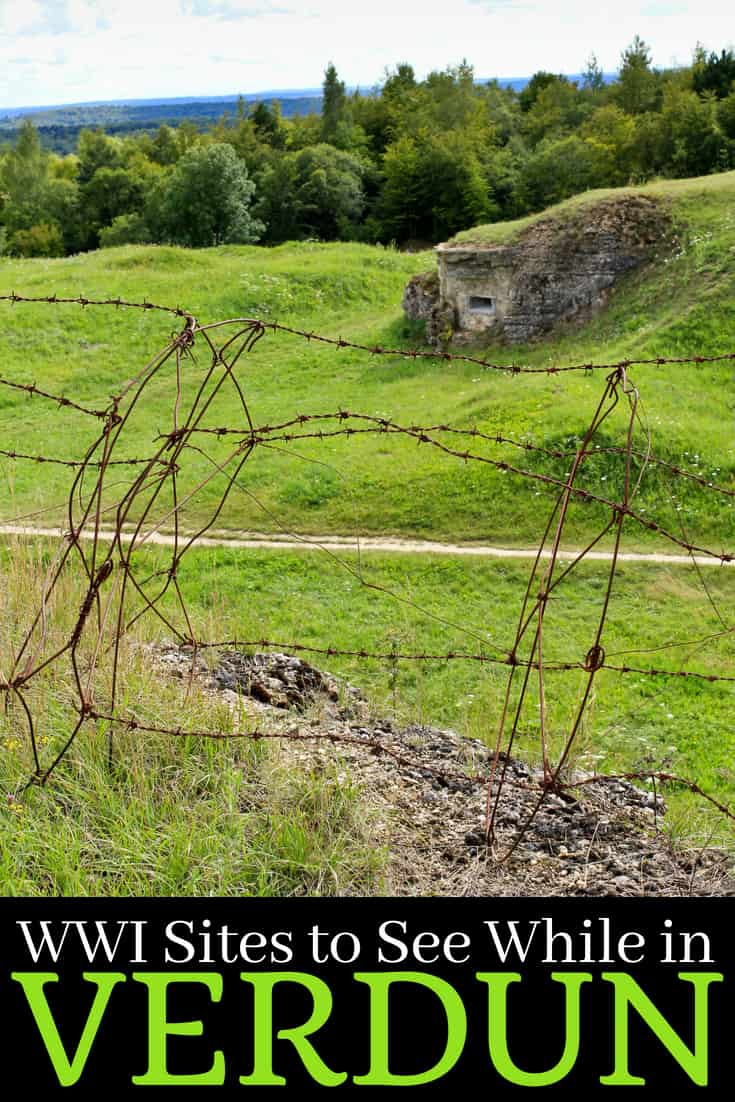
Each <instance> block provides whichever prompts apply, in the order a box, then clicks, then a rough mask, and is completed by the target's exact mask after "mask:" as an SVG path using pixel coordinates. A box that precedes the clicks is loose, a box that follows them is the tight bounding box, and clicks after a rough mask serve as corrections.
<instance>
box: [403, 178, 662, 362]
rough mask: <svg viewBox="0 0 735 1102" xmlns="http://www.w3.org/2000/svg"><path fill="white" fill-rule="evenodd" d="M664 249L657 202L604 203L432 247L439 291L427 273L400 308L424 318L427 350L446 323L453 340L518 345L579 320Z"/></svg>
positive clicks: (640, 198) (442, 339) (442, 337)
mask: <svg viewBox="0 0 735 1102" xmlns="http://www.w3.org/2000/svg"><path fill="white" fill-rule="evenodd" d="M464 236H465V235H463V237H464ZM673 243H674V233H673V227H672V223H671V219H670V215H669V213H668V209H667V207H666V206H665V205H664V204H663V203H662V202H660V201H658V200H656V199H654V198H652V197H650V196H646V195H637V194H623V195H620V196H617V197H611V198H605V199H602V200H599V201H597V202H593V203H588V204H585V205H582V206H579V207H572V208H571V209H567V210H566V211H564V210H563V211H562V212H560V213H556V214H554V215H553V216H549V217H546V218H542V219H541V220H540V221H537V222H535V223H533V224H532V225H531V226H530V227H529V228H528V229H526V230H525V231H524V232H522V233H521V234H520V235H519V236H518V237H517V238H516V239H515V240H514V241H512V242H511V243H510V244H505V245H488V244H472V243H471V242H469V241H467V240H462V241H461V242H452V241H449V242H447V243H446V244H443V245H439V246H438V247H437V250H436V252H437V260H438V277H439V290H438V293H437V292H436V291H435V290H433V289H432V285H431V284H430V283H429V284H427V277H426V276H423V277H417V278H418V279H419V280H423V282H419V283H417V284H416V286H415V288H414V289H413V290H411V292H410V293H409V288H411V284H409V287H408V288H407V289H406V294H405V295H404V309H406V312H407V313H408V314H409V316H410V317H416V318H418V317H421V318H426V321H427V338H428V340H429V341H430V342H431V343H433V344H445V343H446V340H447V328H448V326H447V322H449V328H450V329H451V330H453V339H454V340H455V341H462V340H471V339H476V338H477V337H478V336H480V335H482V334H488V335H489V334H491V333H492V334H493V335H494V336H497V337H502V338H504V339H505V340H507V341H509V342H511V343H518V342H524V341H528V340H530V339H532V338H535V337H539V336H541V335H542V334H543V333H545V332H548V331H549V330H551V329H553V328H554V327H555V326H557V325H559V324H560V323H562V322H568V321H571V320H575V321H577V322H581V321H584V320H586V319H588V318H589V317H591V316H592V315H593V314H594V313H595V312H597V311H598V310H600V309H601V308H602V306H604V304H605V303H606V302H607V299H608V297H609V295H610V292H611V290H612V288H613V286H614V284H615V283H616V281H617V280H618V279H620V277H621V276H623V275H625V274H627V273H628V272H631V271H633V270H634V269H636V268H638V267H640V266H641V265H642V264H644V263H646V262H647V261H649V260H651V259H652V258H653V257H654V256H655V255H656V253H657V251H660V250H662V249H665V248H667V247H668V246H669V245H671V244H673ZM412 283H414V281H412ZM424 287H428V289H427V290H424V289H423V288H424ZM439 319H440V320H439Z"/></svg>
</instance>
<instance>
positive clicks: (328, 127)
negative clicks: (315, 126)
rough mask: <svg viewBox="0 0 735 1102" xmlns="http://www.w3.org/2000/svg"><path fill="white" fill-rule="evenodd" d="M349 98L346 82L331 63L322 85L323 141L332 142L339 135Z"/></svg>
mask: <svg viewBox="0 0 735 1102" xmlns="http://www.w3.org/2000/svg"><path fill="white" fill-rule="evenodd" d="M346 103H347V97H346V94H345V86H344V82H343V81H341V80H340V79H339V77H338V76H337V70H336V69H335V67H334V65H333V64H332V62H331V61H330V63H329V65H328V66H327V69H326V72H325V73H324V83H323V84H322V141H323V142H330V141H331V140H332V139H333V138H334V136H335V134H336V133H337V126H338V125H339V123H340V122H341V121H342V119H343V118H344V114H345V107H346Z"/></svg>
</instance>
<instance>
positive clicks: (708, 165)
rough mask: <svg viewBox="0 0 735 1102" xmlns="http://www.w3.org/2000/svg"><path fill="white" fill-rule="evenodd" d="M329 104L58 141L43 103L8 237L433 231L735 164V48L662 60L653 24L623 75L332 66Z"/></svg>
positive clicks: (589, 70)
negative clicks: (672, 63) (353, 77)
mask: <svg viewBox="0 0 735 1102" xmlns="http://www.w3.org/2000/svg"><path fill="white" fill-rule="evenodd" d="M322 91H323V96H322V103H321V112H320V113H311V114H306V115H301V116H296V117H294V118H289V119H285V118H283V117H282V115H281V112H280V110H279V106H278V104H277V103H265V102H262V103H257V104H255V105H252V106H246V105H245V103H244V101H242V100H241V101H240V102H239V104H238V105H237V110H236V111H235V112H234V114H233V115H232V116H227V115H225V116H223V117H221V118H220V119H218V120H217V122H216V123H215V124H214V125H213V126H211V127H210V128H209V129H207V130H204V131H202V130H200V129H199V128H198V127H197V126H196V125H195V124H193V123H191V122H183V123H181V124H180V125H179V126H177V127H172V126H168V125H162V126H160V127H159V129H158V131H157V132H156V133H154V134H151V133H139V134H131V135H126V136H123V137H117V136H112V135H110V134H107V133H105V131H104V130H103V129H101V128H99V129H96V130H83V131H82V132H81V133H80V134H79V138H78V142H77V146H76V150H75V152H73V153H70V154H67V155H66V156H60V155H58V154H55V153H50V152H47V151H45V150H43V149H42V147H41V143H40V141H39V137H38V132H37V130H36V129H35V127H34V126H33V123H32V121H31V120H30V119H26V120H25V121H24V122H23V124H22V126H21V127H20V130H19V131H18V137H17V140H16V142H15V144H14V145H13V146H10V145H8V146H6V147H4V149H3V151H2V153H1V154H0V253H6V254H8V255H12V256H62V255H66V254H71V253H77V252H80V251H85V250H89V249H94V248H97V247H99V246H103V247H105V246H110V245H121V244H129V243H133V244H136V243H139V244H144V243H172V244H180V245H185V246H190V247H202V246H211V245H219V244H223V243H228V242H235V243H237V242H243V243H246V242H253V241H259V242H262V243H264V244H277V243H279V242H283V241H288V240H303V239H319V240H324V241H329V240H338V239H339V240H361V241H368V242H384V243H388V242H391V241H394V242H396V243H399V244H405V243H407V242H411V241H415V242H421V243H432V242H437V241H440V240H443V239H445V238H447V237H449V236H451V235H452V234H454V233H456V232H458V231H459V230H462V229H466V228H468V227H470V226H472V225H476V224H478V223H482V222H494V221H499V220H504V219H509V218H517V217H519V216H521V215H523V214H527V213H531V212H533V211H538V210H541V209H543V208H544V207H546V206H548V205H550V204H551V203H555V202H558V201H560V200H562V199H565V198H567V197H569V196H570V195H573V194H575V193H577V192H580V191H584V190H587V189H588V188H594V187H608V186H618V185H622V184H627V183H639V182H642V181H644V180H646V179H650V178H651V177H654V176H665V177H683V176H697V175H703V174H706V173H712V172H720V171H726V170H728V169H730V168H733V167H735V53H734V52H733V51H732V50H731V49H723V50H721V51H720V52H719V53H717V52H711V53H707V52H706V51H705V50H704V49H703V48H702V47H700V46H698V47H697V48H696V49H695V51H694V54H693V58H692V63H691V65H689V66H687V67H682V68H678V69H670V70H658V69H655V68H654V67H653V65H652V63H651V53H650V48H649V46H648V45H647V44H646V43H645V42H643V41H642V40H641V39H640V38H639V37H636V38H635V39H634V41H633V42H632V43H631V44H630V46H629V47H628V48H627V49H626V50H625V51H624V52H623V54H622V56H621V59H620V70H619V73H618V76H617V79H615V80H614V81H611V82H607V81H606V80H605V79H604V77H603V74H602V72H601V71H600V68H599V65H598V63H597V61H596V59H595V57H594V55H593V56H592V57H591V58H590V60H589V62H588V63H587V66H586V69H585V72H584V74H583V75H582V77H581V79H579V80H578V81H571V80H569V79H567V78H566V77H564V76H562V75H560V74H555V73H551V72H544V71H542V72H537V73H535V74H534V76H533V77H532V78H531V79H530V80H529V82H528V83H527V84H526V86H525V87H524V88H523V89H522V90H521V91H520V92H516V91H514V90H513V89H512V88H503V87H501V86H500V85H499V84H498V82H497V81H491V82H488V83H478V82H476V80H475V77H474V73H473V70H472V67H471V66H470V65H468V64H467V63H466V62H463V63H461V64H460V65H457V66H451V67H449V68H447V69H445V70H443V71H437V72H432V73H430V74H429V75H428V76H427V77H426V79H425V80H418V79H417V77H416V75H415V72H414V70H413V68H412V66H411V65H410V64H408V63H403V64H399V65H398V66H396V67H395V69H393V70H391V71H389V72H387V73H386V77H385V80H384V81H383V83H382V85H381V86H380V87H379V88H376V89H374V90H372V92H371V93H369V94H362V93H360V92H355V93H352V94H348V93H347V92H346V90H345V85H344V82H343V81H341V80H340V79H339V75H338V73H337V70H336V68H335V66H334V65H333V64H330V65H329V66H328V68H327V70H326V72H325V76H324V83H323V89H322Z"/></svg>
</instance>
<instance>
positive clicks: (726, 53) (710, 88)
mask: <svg viewBox="0 0 735 1102" xmlns="http://www.w3.org/2000/svg"><path fill="white" fill-rule="evenodd" d="M692 87H693V88H694V91H695V92H699V93H700V95H701V94H702V93H703V92H714V94H715V96H716V97H717V99H725V98H726V97H727V96H729V95H730V93H731V92H732V91H733V88H734V87H735V53H734V52H733V51H732V50H722V52H721V53H720V55H719V56H718V55H717V54H715V53H711V54H710V55H709V56H708V57H705V56H704V51H701V52H700V55H699V56H698V57H695V61H694V64H693V66H692Z"/></svg>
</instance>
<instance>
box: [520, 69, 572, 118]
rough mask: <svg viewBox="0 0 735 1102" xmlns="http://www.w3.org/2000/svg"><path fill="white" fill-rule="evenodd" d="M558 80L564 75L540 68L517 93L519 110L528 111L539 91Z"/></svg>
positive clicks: (562, 78)
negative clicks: (557, 74)
mask: <svg viewBox="0 0 735 1102" xmlns="http://www.w3.org/2000/svg"><path fill="white" fill-rule="evenodd" d="M558 80H564V77H563V76H561V75H559V76H556V74H554V73H547V72H546V70H545V69H540V70H539V71H538V72H537V73H534V74H533V76H532V77H531V79H530V80H529V82H528V84H527V85H526V87H525V88H524V89H523V90H522V91H521V92H520V93H519V95H518V102H519V104H520V106H521V111H530V110H531V108H532V107H533V105H534V103H535V102H536V100H537V99H538V95H539V92H540V91H541V90H542V89H543V88H547V87H548V86H549V85H550V84H553V83H554V81H558Z"/></svg>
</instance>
